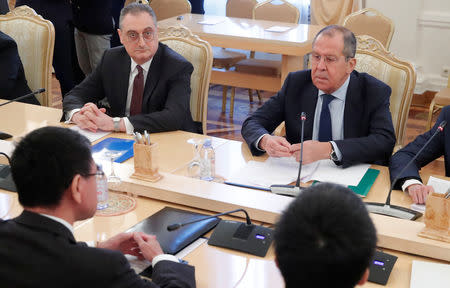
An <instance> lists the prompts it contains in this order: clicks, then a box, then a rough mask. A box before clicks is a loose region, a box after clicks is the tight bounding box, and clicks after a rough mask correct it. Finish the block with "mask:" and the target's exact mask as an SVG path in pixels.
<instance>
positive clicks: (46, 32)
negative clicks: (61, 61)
mask: <svg viewBox="0 0 450 288" xmlns="http://www.w3.org/2000/svg"><path fill="white" fill-rule="evenodd" d="M0 30H2V31H3V32H4V33H6V34H8V35H9V36H10V37H11V38H13V39H14V40H15V41H16V42H17V47H18V50H19V56H20V59H21V60H22V64H23V68H24V70H25V77H26V79H27V81H28V86H29V87H30V89H31V90H32V91H35V90H37V89H39V88H45V92H44V93H41V94H40V95H36V98H38V100H39V102H40V103H41V105H43V106H50V105H51V104H52V103H51V102H52V101H51V97H52V93H51V79H52V61H53V49H54V45H55V29H54V28H53V24H52V22H50V21H48V20H44V19H43V18H42V17H41V16H40V15H37V14H36V12H35V11H34V10H33V9H31V8H30V7H28V6H19V7H17V8H15V9H14V10H12V11H10V12H9V13H7V14H6V15H0Z"/></svg>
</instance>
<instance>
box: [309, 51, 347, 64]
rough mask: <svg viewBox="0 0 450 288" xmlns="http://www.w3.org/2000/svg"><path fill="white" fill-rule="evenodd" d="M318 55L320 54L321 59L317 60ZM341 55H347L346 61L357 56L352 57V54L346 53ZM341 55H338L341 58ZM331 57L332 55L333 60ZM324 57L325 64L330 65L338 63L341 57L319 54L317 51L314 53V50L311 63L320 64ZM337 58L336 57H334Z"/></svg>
mask: <svg viewBox="0 0 450 288" xmlns="http://www.w3.org/2000/svg"><path fill="white" fill-rule="evenodd" d="M317 56H319V59H318V60H317ZM341 56H344V57H345V61H346V62H348V61H349V60H350V59H352V58H355V57H351V56H345V55H341ZM341 56H338V57H339V58H340V57H341ZM330 57H332V58H333V60H330V59H329V58H330ZM322 58H323V59H324V60H323V63H324V64H325V66H327V67H328V65H334V64H336V63H337V62H338V61H339V58H337V57H336V56H332V55H319V54H316V53H314V52H311V64H315V65H317V64H319V63H320V60H321V59H322ZM334 58H335V59H334Z"/></svg>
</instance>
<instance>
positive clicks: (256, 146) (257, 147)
mask: <svg viewBox="0 0 450 288" xmlns="http://www.w3.org/2000/svg"><path fill="white" fill-rule="evenodd" d="M266 135H269V134H263V135H261V136H259V138H258V139H256V141H255V144H254V146H255V148H256V149H258V151H261V152H266V150H262V149H261V148H259V141H261V139H262V138H263V137H264V136H266Z"/></svg>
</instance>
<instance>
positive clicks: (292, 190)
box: [270, 185, 305, 197]
mask: <svg viewBox="0 0 450 288" xmlns="http://www.w3.org/2000/svg"><path fill="white" fill-rule="evenodd" d="M303 189H305V188H304V187H297V186H293V185H271V186H270V192H272V193H275V194H278V195H284V196H291V197H296V196H298V195H299V194H300V192H301V191H302V190H303Z"/></svg>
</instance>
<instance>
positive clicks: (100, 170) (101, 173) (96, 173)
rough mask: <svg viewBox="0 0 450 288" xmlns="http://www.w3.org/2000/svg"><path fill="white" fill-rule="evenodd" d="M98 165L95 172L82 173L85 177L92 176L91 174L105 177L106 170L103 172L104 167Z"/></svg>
mask: <svg viewBox="0 0 450 288" xmlns="http://www.w3.org/2000/svg"><path fill="white" fill-rule="evenodd" d="M95 166H97V172H95V173H88V174H81V175H82V176H83V177H91V176H99V177H105V172H103V170H102V168H100V166H99V165H95Z"/></svg>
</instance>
